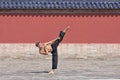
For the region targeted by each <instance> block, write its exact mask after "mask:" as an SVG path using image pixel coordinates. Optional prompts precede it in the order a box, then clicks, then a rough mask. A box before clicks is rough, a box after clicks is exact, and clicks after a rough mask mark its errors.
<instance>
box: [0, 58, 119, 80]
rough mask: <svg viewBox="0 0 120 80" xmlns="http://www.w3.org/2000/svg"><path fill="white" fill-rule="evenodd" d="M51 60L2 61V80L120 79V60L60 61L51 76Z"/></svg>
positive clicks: (0, 73) (0, 62) (0, 65)
mask: <svg viewBox="0 0 120 80" xmlns="http://www.w3.org/2000/svg"><path fill="white" fill-rule="evenodd" d="M50 69H51V59H36V60H34V59H32V60H20V59H6V60H0V80H90V79H120V58H119V57H118V58H117V57H116V58H107V59H102V58H101V59H100V58H88V59H59V65H58V69H57V70H56V74H54V75H50V74H48V71H49V70H50Z"/></svg>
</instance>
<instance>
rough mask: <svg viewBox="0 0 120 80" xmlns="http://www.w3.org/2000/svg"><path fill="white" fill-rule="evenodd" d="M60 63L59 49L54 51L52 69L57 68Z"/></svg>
mask: <svg viewBox="0 0 120 80" xmlns="http://www.w3.org/2000/svg"><path fill="white" fill-rule="evenodd" d="M57 65H58V53H57V50H54V51H53V52H52V69H57Z"/></svg>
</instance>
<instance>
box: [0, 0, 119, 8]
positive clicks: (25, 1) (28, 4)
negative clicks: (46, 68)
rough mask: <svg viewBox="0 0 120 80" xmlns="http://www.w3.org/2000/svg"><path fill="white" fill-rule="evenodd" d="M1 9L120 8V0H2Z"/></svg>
mask: <svg viewBox="0 0 120 80" xmlns="http://www.w3.org/2000/svg"><path fill="white" fill-rule="evenodd" d="M0 9H120V0H0Z"/></svg>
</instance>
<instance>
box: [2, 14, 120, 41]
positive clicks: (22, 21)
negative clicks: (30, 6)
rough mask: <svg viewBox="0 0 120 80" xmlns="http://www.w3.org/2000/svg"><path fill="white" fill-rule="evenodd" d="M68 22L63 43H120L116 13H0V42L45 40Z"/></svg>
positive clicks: (55, 34)
mask: <svg viewBox="0 0 120 80" xmlns="http://www.w3.org/2000/svg"><path fill="white" fill-rule="evenodd" d="M68 25H70V26H71V30H70V31H69V32H68V33H67V34H66V36H65V38H64V40H63V42H65V43H120V15H117V14H74V15H66V14H49V15H48V14H46V15H45V14H0V43H33V42H36V41H41V42H45V41H49V40H51V39H54V38H55V37H57V36H58V33H59V31H60V30H62V29H64V28H65V27H66V26H68Z"/></svg>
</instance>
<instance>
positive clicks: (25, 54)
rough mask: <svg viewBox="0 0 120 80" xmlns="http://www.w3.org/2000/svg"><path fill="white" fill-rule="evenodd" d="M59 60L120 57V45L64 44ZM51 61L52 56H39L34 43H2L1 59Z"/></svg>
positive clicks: (60, 49) (60, 50)
mask: <svg viewBox="0 0 120 80" xmlns="http://www.w3.org/2000/svg"><path fill="white" fill-rule="evenodd" d="M58 54H59V58H76V59H81V58H84V59H87V58H110V57H119V56H120V44H109V43H108V44H107V43H105V44H102V43H100V44H97V43H96V44H95V43H91V44H83V43H75V44H73V43H62V44H60V45H59V47H58ZM5 58H12V59H51V54H49V55H47V56H44V55H41V54H39V52H38V48H37V47H35V45H34V44H32V43H30V44H29V43H10V44H8V43H0V59H5Z"/></svg>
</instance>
